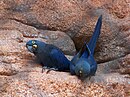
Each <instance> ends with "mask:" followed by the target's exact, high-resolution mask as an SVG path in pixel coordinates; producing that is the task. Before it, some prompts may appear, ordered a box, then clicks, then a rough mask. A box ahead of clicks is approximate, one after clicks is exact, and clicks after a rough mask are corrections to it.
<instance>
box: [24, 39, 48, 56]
mask: <svg viewBox="0 0 130 97" xmlns="http://www.w3.org/2000/svg"><path fill="white" fill-rule="evenodd" d="M45 45H46V44H45V43H44V42H42V41H38V40H29V41H28V42H27V43H26V47H27V49H28V50H29V51H30V52H31V53H34V54H37V53H40V52H41V51H42V50H43V49H44V47H45Z"/></svg>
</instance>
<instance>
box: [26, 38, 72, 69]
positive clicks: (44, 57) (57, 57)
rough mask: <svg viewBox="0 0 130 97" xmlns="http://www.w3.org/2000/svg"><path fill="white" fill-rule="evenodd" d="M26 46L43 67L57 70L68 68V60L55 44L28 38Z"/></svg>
mask: <svg viewBox="0 0 130 97" xmlns="http://www.w3.org/2000/svg"><path fill="white" fill-rule="evenodd" d="M26 47H27V49H28V50H29V51H30V52H31V53H33V54H34V55H35V56H36V57H37V59H38V60H39V62H40V63H41V64H42V66H43V69H44V68H48V69H49V70H52V69H53V70H58V71H67V70H69V66H70V64H71V63H70V61H69V60H68V59H67V58H66V57H65V55H64V54H63V52H62V51H61V50H60V49H59V48H57V47H56V46H54V45H52V44H46V43H44V42H42V41H38V40H30V41H28V42H27V43H26ZM43 69H42V71H43Z"/></svg>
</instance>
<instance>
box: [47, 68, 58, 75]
mask: <svg viewBox="0 0 130 97" xmlns="http://www.w3.org/2000/svg"><path fill="white" fill-rule="evenodd" d="M51 70H54V71H57V70H58V69H56V68H48V70H47V72H46V74H48V73H49V72H50V71H51Z"/></svg>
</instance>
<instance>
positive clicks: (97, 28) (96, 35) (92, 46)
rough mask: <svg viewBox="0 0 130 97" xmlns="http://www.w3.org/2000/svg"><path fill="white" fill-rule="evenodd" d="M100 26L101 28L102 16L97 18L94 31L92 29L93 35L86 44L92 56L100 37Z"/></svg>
mask: <svg viewBox="0 0 130 97" xmlns="http://www.w3.org/2000/svg"><path fill="white" fill-rule="evenodd" d="M101 26H102V15H101V16H100V17H99V18H98V21H97V24H96V26H95V29H94V33H93V35H92V37H91V39H90V41H89V43H88V47H89V49H90V51H91V53H92V54H94V49H95V47H96V42H97V40H98V38H99V35H100V29H101Z"/></svg>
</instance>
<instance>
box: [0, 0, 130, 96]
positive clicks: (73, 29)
mask: <svg viewBox="0 0 130 97" xmlns="http://www.w3.org/2000/svg"><path fill="white" fill-rule="evenodd" d="M101 14H102V15H103V25H102V30H101V36H100V38H99V41H98V43H97V47H96V50H95V58H96V60H97V62H98V70H97V73H96V76H94V77H92V78H91V79H90V80H88V79H86V80H84V81H82V80H80V79H78V78H77V77H76V76H72V75H70V73H69V72H56V71H51V72H49V73H48V74H47V73H46V71H45V72H44V73H42V72H41V65H40V64H38V63H37V62H36V61H35V56H34V55H33V54H31V53H29V52H28V51H27V49H26V47H25V44H26V42H27V41H28V40H30V39H38V40H41V41H44V42H47V43H50V44H54V45H56V46H57V47H59V48H60V49H62V51H63V52H64V53H65V54H66V55H67V57H68V58H69V59H71V58H72V56H73V55H74V54H75V53H76V49H77V50H78V49H79V48H80V47H81V46H82V43H83V41H88V40H89V39H90V37H91V35H92V32H93V29H94V27H95V23H96V21H97V18H98V16H100V15H101ZM0 80H1V81H0V97H129V96H130V2H129V0H109V1H108V0H0Z"/></svg>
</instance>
